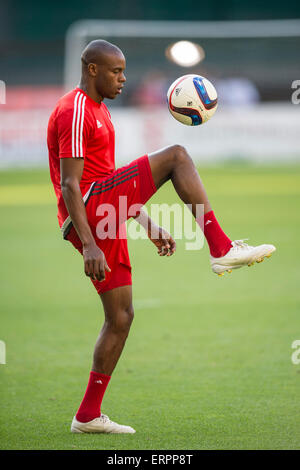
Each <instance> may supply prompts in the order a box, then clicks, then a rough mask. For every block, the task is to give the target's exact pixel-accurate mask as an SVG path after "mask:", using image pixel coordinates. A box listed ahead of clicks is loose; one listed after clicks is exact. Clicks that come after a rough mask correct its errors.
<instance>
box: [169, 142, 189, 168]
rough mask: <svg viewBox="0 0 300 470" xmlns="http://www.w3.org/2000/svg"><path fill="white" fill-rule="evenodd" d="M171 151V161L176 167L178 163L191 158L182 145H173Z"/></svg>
mask: <svg viewBox="0 0 300 470" xmlns="http://www.w3.org/2000/svg"><path fill="white" fill-rule="evenodd" d="M172 150H173V160H174V163H175V165H178V164H180V163H183V162H186V160H190V159H191V157H190V156H189V154H188V152H187V150H186V148H185V147H183V145H179V144H176V145H173V146H172Z"/></svg>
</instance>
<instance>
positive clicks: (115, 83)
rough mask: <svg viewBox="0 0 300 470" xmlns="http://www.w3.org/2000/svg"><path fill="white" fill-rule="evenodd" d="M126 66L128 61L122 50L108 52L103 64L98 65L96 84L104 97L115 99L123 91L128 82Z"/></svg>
mask: <svg viewBox="0 0 300 470" xmlns="http://www.w3.org/2000/svg"><path fill="white" fill-rule="evenodd" d="M125 67H126V62H125V57H124V55H123V54H122V52H116V53H113V54H107V55H106V56H105V58H104V60H103V62H102V64H101V65H98V67H97V69H98V70H97V72H98V73H97V76H96V77H95V84H96V89H97V92H98V93H99V95H100V96H102V98H109V99H111V100H113V99H115V98H116V97H117V96H118V95H120V94H121V93H122V88H123V86H124V83H125V82H126V78H125V75H124V71H125Z"/></svg>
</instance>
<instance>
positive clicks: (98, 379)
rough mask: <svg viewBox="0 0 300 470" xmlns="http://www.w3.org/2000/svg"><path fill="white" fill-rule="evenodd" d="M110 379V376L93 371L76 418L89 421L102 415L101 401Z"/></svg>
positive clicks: (82, 421) (83, 421)
mask: <svg viewBox="0 0 300 470" xmlns="http://www.w3.org/2000/svg"><path fill="white" fill-rule="evenodd" d="M109 381H110V376H109V375H105V374H99V373H98V372H93V371H91V373H90V379H89V383H88V386H87V389H86V392H85V395H84V397H83V400H82V402H81V405H80V407H79V410H78V411H77V414H76V419H77V420H78V421H80V422H81V423H87V422H88V421H92V419H95V418H99V416H100V415H101V403H102V399H103V395H104V392H105V390H106V387H107V385H108V382H109Z"/></svg>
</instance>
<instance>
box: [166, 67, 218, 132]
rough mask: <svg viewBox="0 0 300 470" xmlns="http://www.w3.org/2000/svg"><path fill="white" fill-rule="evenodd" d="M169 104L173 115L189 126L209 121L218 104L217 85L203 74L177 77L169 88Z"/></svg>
mask: <svg viewBox="0 0 300 470" xmlns="http://www.w3.org/2000/svg"><path fill="white" fill-rule="evenodd" d="M167 96H168V106H169V111H170V113H171V114H172V116H173V117H174V118H175V119H177V121H179V122H182V124H186V125H187V126H199V124H203V123H204V122H206V121H208V120H209V119H210V118H211V117H212V116H213V115H214V113H215V111H216V109H217V106H218V95H217V92H216V89H215V87H214V86H213V85H212V84H211V83H210V81H209V80H207V78H204V77H201V75H191V74H190V75H184V76H183V77H179V78H177V80H175V82H173V83H172V85H171V86H170V88H169V90H168V95H167Z"/></svg>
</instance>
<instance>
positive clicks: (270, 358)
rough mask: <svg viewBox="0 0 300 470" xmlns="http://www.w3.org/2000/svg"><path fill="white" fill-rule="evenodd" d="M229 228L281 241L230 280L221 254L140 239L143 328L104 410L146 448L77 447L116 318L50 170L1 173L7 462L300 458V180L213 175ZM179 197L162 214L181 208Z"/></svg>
mask: <svg viewBox="0 0 300 470" xmlns="http://www.w3.org/2000/svg"><path fill="white" fill-rule="evenodd" d="M200 174H201V176H202V179H203V181H204V183H205V186H206V188H207V191H208V194H209V197H210V201H211V203H212V205H213V207H214V210H215V213H216V215H217V217H218V219H219V221H220V223H221V225H222V226H223V228H224V230H225V231H226V232H227V233H228V235H229V236H230V237H232V238H233V239H240V238H247V237H248V238H250V240H249V242H248V243H250V244H259V243H264V242H266V243H267V242H269V243H274V244H275V245H276V246H277V252H276V253H275V254H274V256H273V257H272V258H271V259H270V260H266V261H265V262H264V263H261V264H255V266H253V267H251V268H248V267H247V268H244V269H241V270H238V271H235V272H233V273H232V274H230V275H226V276H223V277H221V278H219V277H218V276H216V275H214V274H213V273H212V272H211V270H210V266H209V262H208V256H209V253H208V248H207V245H206V244H205V246H204V248H203V249H202V250H200V251H186V250H185V249H184V241H178V243H177V253H176V254H175V256H173V257H172V258H164V257H163V258H161V257H159V256H158V255H157V254H156V250H155V248H154V246H153V245H152V244H151V243H150V242H149V241H148V240H137V241H135V242H134V241H129V248H130V253H131V260H132V265H133V279H134V286H133V292H134V306H135V320H134V322H133V326H132V330H131V333H130V335H129V338H128V341H127V344H126V347H125V350H124V353H123V355H122V357H121V360H120V362H119V364H118V366H117V368H116V370H115V373H114V374H113V377H112V380H111V382H110V385H109V388H108V391H107V393H106V395H105V397H104V402H103V406H102V409H103V412H104V413H106V414H108V415H109V416H110V418H111V419H113V420H116V421H118V422H120V423H124V424H129V425H132V426H133V427H134V428H135V429H136V430H137V432H136V434H134V435H124V436H122V435H121V436H118V435H106V436H105V435H73V434H71V433H70V423H71V420H72V417H73V415H74V413H75V412H76V409H77V407H78V405H79V403H80V401H81V399H82V395H83V393H84V391H85V387H86V383H87V380H88V375H89V370H90V366H91V356H92V351H93V347H94V343H95V340H96V337H97V335H98V332H99V330H100V328H101V325H102V320H103V313H102V309H101V304H100V301H99V299H98V298H97V295H96V292H95V291H94V288H93V286H92V284H91V283H90V281H89V280H88V279H87V278H86V277H85V276H84V274H83V269H82V266H83V264H82V259H81V257H80V255H79V254H77V252H75V250H74V249H73V248H72V246H71V245H69V244H68V243H67V242H64V241H63V240H62V239H61V236H60V232H59V229H58V226H57V221H56V205H55V200H54V196H53V194H52V187H51V186H50V184H49V179H48V173H47V171H46V170H45V171H44V170H43V171H42V170H34V171H15V172H10V171H3V172H1V173H0V214H1V232H0V236H1V278H0V279H1V287H0V289H1V322H0V327H1V328H0V339H1V340H3V341H5V343H6V362H7V363H6V365H0V384H1V387H0V388H1V390H0V404H1V408H0V419H1V422H0V447H1V449H111V450H112V449H118V450H121V449H300V409H299V389H300V365H294V364H292V362H291V355H292V352H293V350H292V348H291V344H292V342H293V341H294V340H295V339H300V321H299V311H300V310H299V307H300V302H299V301H300V289H299V281H300V268H299V265H298V263H299V238H300V211H299V205H300V167H299V166H292V167H276V168H270V167H252V166H247V165H245V166H223V167H215V168H213V167H211V168H204V169H203V170H201V171H200ZM177 201H178V199H177V195H176V194H175V193H174V192H173V189H172V186H171V185H170V184H168V185H166V186H165V187H164V188H162V189H161V190H160V191H159V192H158V193H157V194H156V195H155V197H154V198H153V199H152V202H177Z"/></svg>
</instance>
